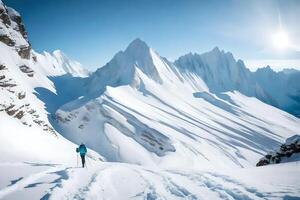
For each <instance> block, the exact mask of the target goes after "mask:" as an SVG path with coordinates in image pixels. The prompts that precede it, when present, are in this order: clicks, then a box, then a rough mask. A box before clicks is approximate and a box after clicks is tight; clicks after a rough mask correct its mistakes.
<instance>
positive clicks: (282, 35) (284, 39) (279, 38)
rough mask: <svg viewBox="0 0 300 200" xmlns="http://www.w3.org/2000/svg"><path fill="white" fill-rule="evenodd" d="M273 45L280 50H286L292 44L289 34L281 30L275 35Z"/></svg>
mask: <svg viewBox="0 0 300 200" xmlns="http://www.w3.org/2000/svg"><path fill="white" fill-rule="evenodd" d="M273 45H274V47H275V48H276V49H278V50H284V49H286V48H288V47H289V46H290V41H289V36H288V34H287V33H286V32H285V31H283V30H280V31H278V32H277V33H276V34H275V35H274V36H273Z"/></svg>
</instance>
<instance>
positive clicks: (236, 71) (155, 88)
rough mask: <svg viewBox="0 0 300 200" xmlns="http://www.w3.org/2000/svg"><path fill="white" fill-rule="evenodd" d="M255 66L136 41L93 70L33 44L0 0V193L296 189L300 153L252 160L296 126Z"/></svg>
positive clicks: (258, 193)
mask: <svg viewBox="0 0 300 200" xmlns="http://www.w3.org/2000/svg"><path fill="white" fill-rule="evenodd" d="M256 73H257V74H259V75H255V74H252V73H250V72H249V70H247V68H246V67H245V66H244V64H243V62H242V61H235V59H234V58H233V56H232V54H230V53H225V52H223V51H220V50H219V49H217V48H216V49H214V50H213V51H211V52H208V53H205V54H202V55H198V54H188V55H186V56H183V57H181V58H179V59H178V60H177V61H176V62H174V63H173V62H170V61H168V60H167V59H166V58H164V57H161V56H160V55H159V54H158V53H157V52H156V51H155V50H154V49H152V48H151V47H149V46H148V45H147V44H146V43H145V42H143V41H142V40H140V39H136V40H134V41H133V42H132V43H131V44H129V46H128V47H127V48H126V49H125V50H124V51H120V52H118V53H117V54H116V55H115V56H114V57H113V58H112V60H111V61H110V62H108V63H107V64H106V65H105V66H103V67H101V68H99V69H98V70H97V71H96V72H94V73H92V74H89V73H88V72H87V71H86V70H84V69H82V68H81V65H80V64H79V63H77V62H75V61H72V60H70V59H68V58H67V56H65V55H64V54H63V53H62V52H60V51H55V52H53V53H51V54H50V53H46V52H44V53H43V54H40V53H37V52H35V51H34V50H32V49H31V45H30V43H29V42H28V38H27V34H26V31H25V28H24V25H23V23H22V20H21V17H20V15H19V14H18V13H17V12H16V11H14V10H13V9H12V8H9V7H7V6H5V5H4V4H3V3H2V1H1V0H0V199H116V200H117V199H266V198H267V199H268V198H269V199H272V198H273V199H282V198H293V197H297V196H299V195H300V193H299V191H300V190H299V189H300V188H299V176H300V173H299V162H294V163H285V164H280V165H277V166H267V167H260V168H255V167H254V166H255V164H256V163H257V162H258V160H259V159H260V158H261V157H262V156H263V155H265V154H266V153H267V152H269V151H270V150H272V149H274V148H277V147H278V146H279V145H280V144H281V143H282V142H283V141H284V140H285V139H286V138H288V137H290V136H292V135H294V134H296V133H297V131H298V130H299V128H300V123H299V122H300V120H299V118H296V117H295V116H293V115H291V114H289V113H287V112H285V111H282V110H280V109H278V108H275V107H273V106H271V105H268V104H266V103H264V102H263V101H265V102H268V103H271V100H272V101H277V99H276V98H274V97H273V96H274V95H275V96H276V94H275V93H272V92H270V91H267V89H268V87H269V85H268V84H269V82H268V80H269V79H268V78H269V77H268V76H267V77H265V76H266V75H265V74H264V73H260V72H259V71H258V72H256ZM285 74H289V78H281V76H282V77H286V76H284V75H280V78H276V81H281V79H283V80H285V81H286V83H288V81H292V80H294V81H295V80H296V78H297V77H296V75H295V78H293V79H290V77H292V76H290V75H291V74H297V73H296V72H291V73H286V72H285ZM277 75H278V74H277ZM277 75H274V76H275V77H277ZM253 77H254V78H253ZM258 77H259V78H258ZM265 80H266V82H264V81H265ZM271 80H273V79H271ZM287 86H289V85H286V87H287ZM276 87H277V86H276ZM266 88H267V89H266ZM282 91H283V90H282ZM288 91H289V93H285V94H284V95H283V96H284V97H283V98H286V96H289V94H294V95H295V98H297V93H294V92H296V91H297V84H296V83H294V84H293V85H292V87H290V89H288ZM291 92H292V93H291ZM256 97H257V98H256ZM276 97H277V96H276ZM258 98H259V99H261V100H263V101H261V100H259V99H258ZM293 98H294V97H293ZM269 101H270V102H269ZM296 106H297V105H296ZM81 142H84V143H85V144H86V145H87V147H88V148H89V149H88V155H87V165H88V168H85V169H79V168H78V167H75V166H78V157H77V158H76V155H75V153H76V152H75V147H76V144H79V143H81ZM102 161H107V162H102ZM233 169H234V170H233ZM274 174H277V176H274ZM287 177H288V178H287Z"/></svg>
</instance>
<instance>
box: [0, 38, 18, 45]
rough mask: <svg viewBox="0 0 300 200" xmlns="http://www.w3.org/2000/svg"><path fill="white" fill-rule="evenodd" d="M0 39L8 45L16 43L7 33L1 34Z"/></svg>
mask: <svg viewBox="0 0 300 200" xmlns="http://www.w3.org/2000/svg"><path fill="white" fill-rule="evenodd" d="M0 41H1V42H3V43H4V44H6V45H7V46H10V47H11V46H14V45H15V44H16V43H15V42H14V41H13V40H12V39H10V37H8V36H7V35H0Z"/></svg>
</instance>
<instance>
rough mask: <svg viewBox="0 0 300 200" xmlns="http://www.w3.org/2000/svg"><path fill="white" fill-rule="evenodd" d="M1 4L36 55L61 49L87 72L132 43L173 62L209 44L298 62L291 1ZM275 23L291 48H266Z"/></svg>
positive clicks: (27, 0)
mask: <svg viewBox="0 0 300 200" xmlns="http://www.w3.org/2000/svg"><path fill="white" fill-rule="evenodd" d="M3 1H4V3H6V4H7V5H8V6H11V7H13V8H15V9H16V10H18V11H19V12H20V13H21V15H22V17H23V20H24V23H25V26H26V29H27V32H28V34H29V39H30V41H31V43H32V46H33V48H34V49H35V50H37V51H39V52H41V51H43V50H46V51H53V50H55V49H61V50H62V51H63V52H65V53H66V54H67V55H68V56H69V57H71V58H73V59H75V60H78V61H79V62H81V63H82V64H83V65H85V66H87V67H88V68H90V69H95V68H97V67H100V66H102V65H104V64H105V63H106V62H108V61H109V60H110V59H111V58H112V56H113V55H114V54H115V53H116V52H118V51H119V50H123V49H124V48H126V46H127V45H128V44H129V43H130V42H131V41H132V40H133V39H135V38H137V37H139V38H141V39H142V40H144V41H146V42H147V43H148V44H149V45H150V46H151V47H153V48H154V49H155V50H156V51H157V52H159V54H160V55H162V56H164V57H167V58H169V59H171V60H172V59H176V58H177V57H179V56H181V55H183V54H186V53H188V52H198V53H202V52H205V51H209V50H211V49H212V48H213V47H215V46H218V47H220V48H221V49H224V50H225V51H231V52H232V53H233V54H234V55H235V57H236V58H241V59H243V60H246V61H248V60H249V61H259V60H274V59H275V60H276V59H284V60H294V61H295V60H296V61H298V60H299V59H300V53H299V52H300V50H299V48H298V47H299V46H300V37H299V35H300V26H299V21H298V19H300V1H297V0H295V1H291V0H281V1H280V0H277V1H275V0H273V1H267V0H264V1H260V0H257V1H255V0H251V1H239V0H224V1H200V0H194V1H192V0H128V1H125V0H123V1H121V0H120V1H116V0H106V1H101V0H3ZM279 21H281V27H282V29H284V30H285V32H286V33H288V38H289V44H290V46H291V47H288V48H285V49H284V51H282V50H281V51H277V50H276V49H274V48H273V46H272V42H273V41H272V40H273V39H272V38H273V36H274V34H275V33H277V32H278V30H279V28H280V22H279ZM299 63H300V61H299ZM299 66H300V65H299Z"/></svg>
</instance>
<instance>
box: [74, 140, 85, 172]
mask: <svg viewBox="0 0 300 200" xmlns="http://www.w3.org/2000/svg"><path fill="white" fill-rule="evenodd" d="M76 152H77V153H79V154H80V157H81V163H82V168H84V165H85V154H86V152H87V149H86V147H85V145H84V144H83V143H81V144H80V145H79V147H78V148H76Z"/></svg>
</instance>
